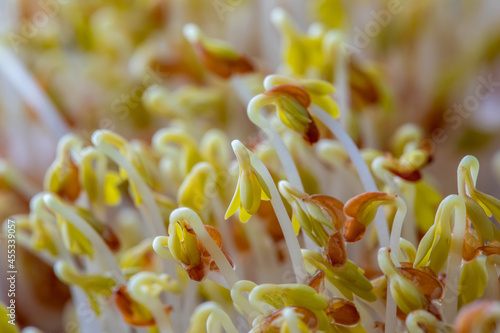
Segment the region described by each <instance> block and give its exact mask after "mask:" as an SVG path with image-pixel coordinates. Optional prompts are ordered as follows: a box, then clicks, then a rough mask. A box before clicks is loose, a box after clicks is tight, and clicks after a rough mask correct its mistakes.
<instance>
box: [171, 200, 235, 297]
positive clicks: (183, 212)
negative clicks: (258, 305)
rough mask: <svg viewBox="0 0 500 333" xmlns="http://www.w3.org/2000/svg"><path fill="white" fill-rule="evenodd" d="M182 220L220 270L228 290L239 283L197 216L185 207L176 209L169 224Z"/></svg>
mask: <svg viewBox="0 0 500 333" xmlns="http://www.w3.org/2000/svg"><path fill="white" fill-rule="evenodd" d="M183 219H185V220H187V221H188V222H189V224H190V225H191V227H192V228H193V230H194V232H195V234H196V236H197V237H198V238H199V239H200V241H201V242H202V243H203V246H205V248H206V249H207V251H208V252H209V253H210V255H211V256H212V258H213V259H214V261H215V264H216V265H217V267H218V268H219V270H220V273H221V274H222V276H224V278H225V279H226V282H227V284H228V285H229V288H230V289H231V288H232V287H233V286H234V284H235V283H236V282H238V281H239V278H238V276H237V275H236V273H235V272H234V270H233V267H232V266H231V264H230V263H229V261H228V260H227V258H226V256H225V255H224V253H223V252H222V250H221V249H220V248H219V246H218V245H217V243H215V241H214V240H213V238H212V237H211V236H210V234H209V233H208V231H207V230H206V229H205V225H204V224H203V222H202V221H201V219H200V217H199V216H198V214H196V213H195V212H194V211H193V210H191V209H189V208H185V207H181V208H177V209H176V210H174V211H173V212H172V214H170V223H176V222H177V221H180V220H183Z"/></svg>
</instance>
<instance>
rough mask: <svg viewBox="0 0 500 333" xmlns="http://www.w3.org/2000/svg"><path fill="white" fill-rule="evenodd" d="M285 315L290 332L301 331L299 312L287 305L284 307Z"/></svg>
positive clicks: (298, 332)
mask: <svg viewBox="0 0 500 333" xmlns="http://www.w3.org/2000/svg"><path fill="white" fill-rule="evenodd" d="M283 317H284V319H285V322H286V326H287V328H288V332H290V333H300V332H301V330H300V329H299V321H298V319H297V314H296V313H295V312H294V311H293V310H292V309H290V308H288V307H286V308H284V309H283Z"/></svg>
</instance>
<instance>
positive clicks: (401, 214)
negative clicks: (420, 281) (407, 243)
mask: <svg viewBox="0 0 500 333" xmlns="http://www.w3.org/2000/svg"><path fill="white" fill-rule="evenodd" d="M395 204H396V207H397V211H396V216H394V221H393V223H392V231H391V239H390V248H391V259H392V262H393V263H394V265H395V266H396V267H401V264H400V263H399V260H398V257H399V239H400V238H401V230H402V229H403V222H404V219H405V216H406V203H405V202H404V200H403V199H401V197H397V198H396V200H395Z"/></svg>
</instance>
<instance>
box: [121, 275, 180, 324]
mask: <svg viewBox="0 0 500 333" xmlns="http://www.w3.org/2000/svg"><path fill="white" fill-rule="evenodd" d="M153 274H154V273H145V272H143V273H139V274H136V275H134V276H132V277H131V278H130V280H129V281H128V284H127V290H128V291H129V293H130V296H132V298H134V299H135V300H136V301H137V302H139V303H141V304H142V305H144V306H145V307H147V308H148V310H149V311H150V312H151V314H152V315H153V317H154V319H155V326H156V327H157V328H158V331H159V332H160V333H174V329H173V327H172V322H171V321H170V316H169V315H167V314H166V313H165V310H164V306H163V304H162V303H161V302H160V300H159V299H158V294H159V293H160V292H161V291H167V290H166V289H165V286H164V285H160V286H157V285H155V284H156V283H158V282H159V281H158V280H159V279H158V278H157V277H155V276H154V275H153ZM148 284H149V285H148ZM159 288H162V290H161V291H160V290H159Z"/></svg>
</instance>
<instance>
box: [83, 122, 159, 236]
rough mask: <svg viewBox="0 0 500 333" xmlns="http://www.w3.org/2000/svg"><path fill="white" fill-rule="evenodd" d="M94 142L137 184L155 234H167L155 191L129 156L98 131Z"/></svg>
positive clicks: (98, 148) (93, 136)
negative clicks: (103, 137)
mask: <svg viewBox="0 0 500 333" xmlns="http://www.w3.org/2000/svg"><path fill="white" fill-rule="evenodd" d="M92 142H93V143H94V145H95V146H96V147H97V150H99V151H100V152H102V153H103V154H105V155H107V156H109V158H111V159H112V160H113V161H114V162H115V163H116V164H118V165H119V166H120V167H121V168H123V170H125V172H126V173H127V177H128V178H129V179H130V180H131V181H132V182H133V183H134V185H135V186H136V188H137V190H138V191H139V193H140V195H141V196H142V201H143V204H144V206H145V207H146V209H147V212H148V214H147V215H148V216H147V217H148V219H147V222H148V223H149V227H150V228H151V231H152V233H153V235H167V230H166V228H165V224H164V223H163V218H162V217H161V214H160V210H159V209H158V206H156V202H155V199H154V196H153V193H152V191H151V189H150V188H149V186H148V185H147V184H146V182H145V181H144V179H143V178H142V177H141V175H140V174H139V172H138V171H137V170H136V169H135V167H134V166H133V165H132V163H130V161H129V160H127V158H126V157H125V156H123V155H122V154H121V153H120V152H119V151H118V150H117V149H115V148H113V146H111V145H110V144H108V143H106V142H104V141H103V140H102V137H101V135H100V133H99V132H98V131H96V132H94V134H93V135H92Z"/></svg>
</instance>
